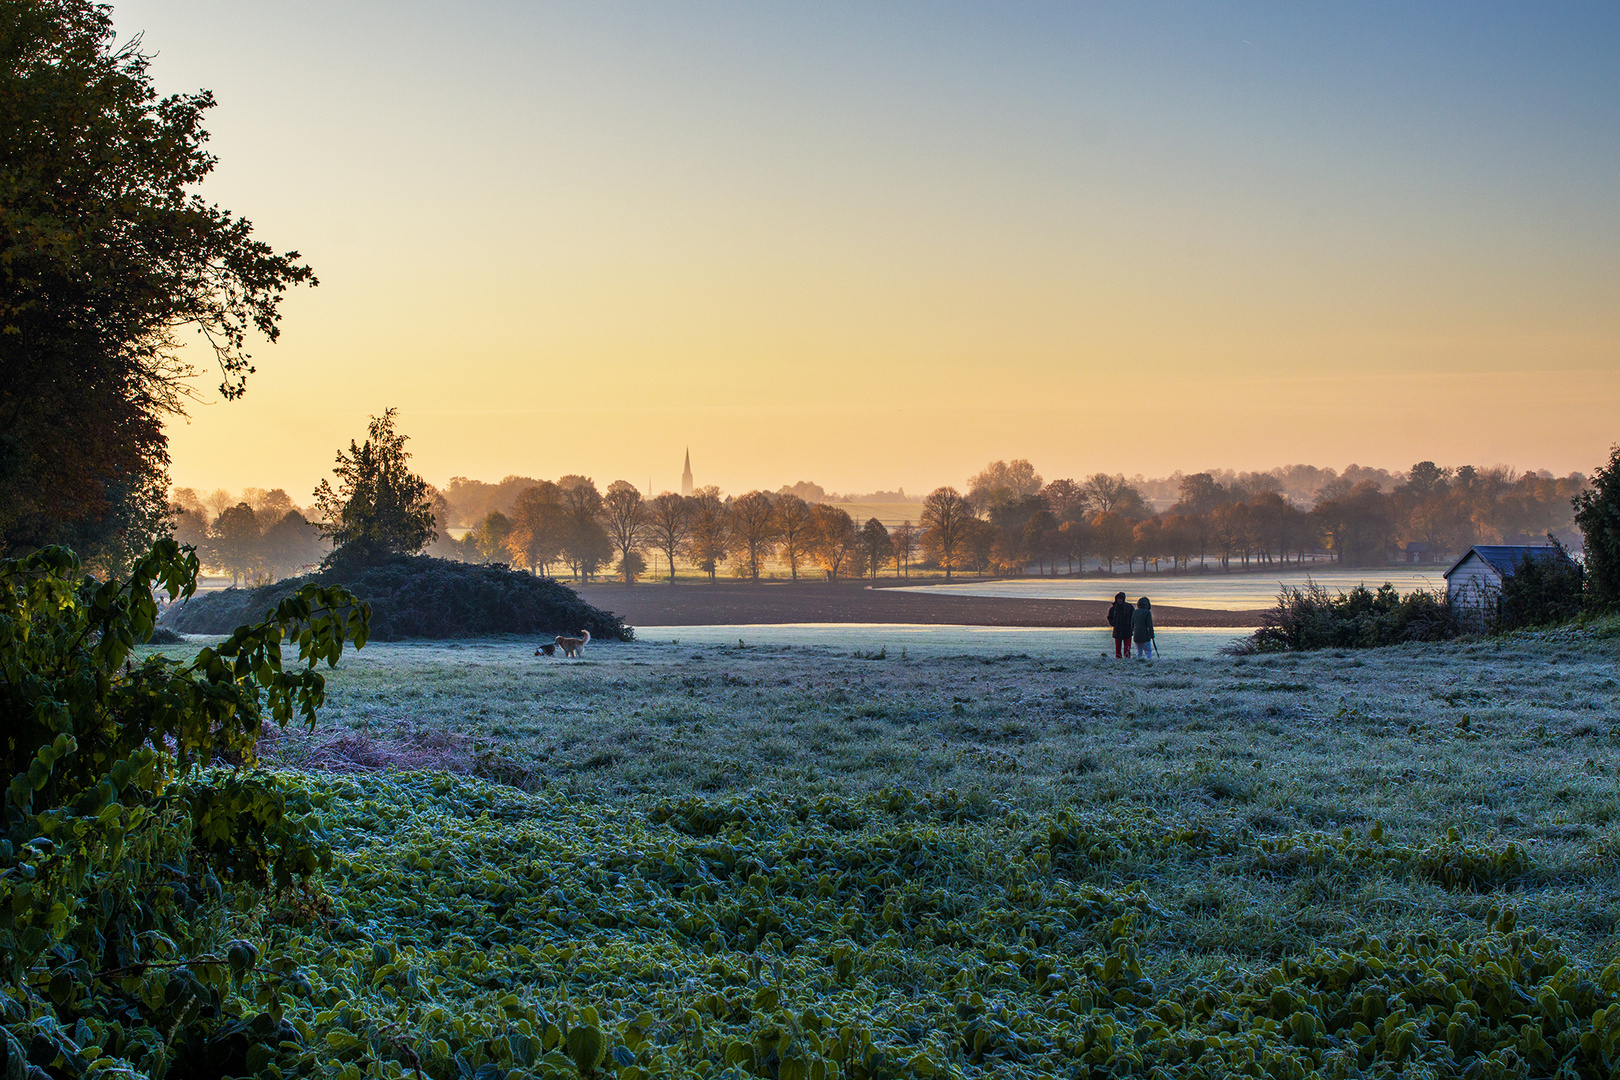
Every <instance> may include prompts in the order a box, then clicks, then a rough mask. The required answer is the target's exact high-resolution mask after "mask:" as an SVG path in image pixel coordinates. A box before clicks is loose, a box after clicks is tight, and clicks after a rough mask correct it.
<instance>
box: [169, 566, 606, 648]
mask: <svg viewBox="0 0 1620 1080" xmlns="http://www.w3.org/2000/svg"><path fill="white" fill-rule="evenodd" d="M339 580H341V581H342V583H343V585H344V587H345V588H347V589H349V590H351V591H352V592H353V593H354V594H355V595H356V596H358V597H359V598H360V599H361V600H364V601H365V602H366V603H368V604H369V605H370V606H371V637H372V639H373V640H375V641H402V640H407V639H410V638H467V637H482V636H488V635H491V634H557V633H577V632H579V631H580V630H589V631H590V632H591V636H592V637H596V638H601V639H604V640H608V641H629V640H630V639H631V636H632V634H633V631H632V630H631V628H629V627H627V626H625V625H624V620H623V619H621V618H619V617H618V616H616V615H614V614H612V613H611V612H606V611H602V610H600V609H598V608H595V607H592V606H591V605H590V604H587V603H585V601H583V600H581V599H580V598H579V594H578V593H576V592H574V590H572V589H570V588H569V587H568V586H566V585H564V584H562V583H561V582H559V581H556V580H555V579H553V578H542V577H535V576H534V575H533V574H525V573H522V572H521V571H517V570H512V569H510V568H508V567H506V566H502V565H498V564H497V565H480V564H475V563H463V562H455V561H452V560H450V559H437V558H432V557H430V556H426V555H395V556H389V557H386V558H383V559H382V560H380V561H378V562H375V563H371V564H355V565H352V566H349V565H346V566H345V568H344V569H342V570H341V571H339V570H329V571H325V572H323V573H319V574H314V575H310V576H307V577H301V578H287V579H285V580H283V581H278V582H275V583H274V584H271V585H265V586H263V587H261V588H257V589H225V590H221V591H219V592H214V593H207V594H204V595H200V596H195V597H193V598H192V599H190V600H189V601H187V602H186V603H185V604H183V605H176V606H175V607H174V608H172V609H170V611H169V612H168V613H166V614H165V616H164V619H163V622H164V625H165V626H168V627H170V628H172V629H174V630H177V631H180V632H181V633H186V634H226V633H229V632H230V631H231V630H232V629H233V628H234V627H236V626H238V625H240V624H241V623H243V622H244V621H247V620H250V619H253V618H257V617H259V616H261V615H262V614H263V613H264V612H265V611H266V610H268V609H269V608H271V607H274V606H275V605H276V604H277V603H278V602H279V601H280V600H281V599H282V598H283V597H286V596H290V595H292V594H293V593H295V592H296V591H297V590H298V589H300V588H302V587H304V586H305V585H308V584H331V583H334V582H337V581H339Z"/></svg>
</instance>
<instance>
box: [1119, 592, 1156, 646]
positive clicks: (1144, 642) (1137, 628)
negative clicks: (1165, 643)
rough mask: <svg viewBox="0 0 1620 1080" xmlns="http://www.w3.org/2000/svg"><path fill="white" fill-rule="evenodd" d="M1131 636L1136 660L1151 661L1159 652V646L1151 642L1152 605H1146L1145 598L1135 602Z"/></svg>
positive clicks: (1146, 599) (1146, 600)
mask: <svg viewBox="0 0 1620 1080" xmlns="http://www.w3.org/2000/svg"><path fill="white" fill-rule="evenodd" d="M1131 636H1132V637H1134V638H1135V639H1136V658H1137V659H1138V660H1151V659H1153V655H1154V653H1157V652H1158V651H1159V645H1158V642H1156V641H1154V640H1153V605H1152V604H1150V603H1148V598H1147V597H1145V596H1144V597H1142V598H1141V599H1140V600H1138V601H1137V602H1136V611H1135V612H1134V613H1132V615H1131ZM1125 655H1127V656H1129V655H1130V654H1129V653H1126V654H1125Z"/></svg>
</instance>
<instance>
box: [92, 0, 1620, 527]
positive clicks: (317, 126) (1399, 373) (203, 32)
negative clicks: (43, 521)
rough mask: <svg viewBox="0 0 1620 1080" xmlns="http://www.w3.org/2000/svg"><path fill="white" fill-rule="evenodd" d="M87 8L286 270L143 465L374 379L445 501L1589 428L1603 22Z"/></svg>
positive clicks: (1619, 90)
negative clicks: (140, 61)
mask: <svg viewBox="0 0 1620 1080" xmlns="http://www.w3.org/2000/svg"><path fill="white" fill-rule="evenodd" d="M113 10H114V17H115V21H116V25H117V26H118V28H119V31H120V33H121V34H124V35H132V34H134V33H143V34H144V46H145V49H146V50H147V51H148V52H152V53H155V54H156V60H155V62H154V64H153V68H152V72H153V77H154V79H155V81H156V83H157V85H158V88H159V89H160V90H161V91H163V92H186V91H192V90H195V89H198V88H203V87H206V88H208V89H210V90H212V91H213V92H214V94H215V96H216V97H217V99H218V101H219V104H218V106H217V108H215V109H214V111H213V112H212V113H211V114H210V117H209V121H208V124H207V127H208V129H209V131H210V132H211V133H212V136H213V138H212V141H211V143H210V147H211V149H212V150H213V152H214V153H216V154H217V155H218V156H219V159H220V160H219V165H218V167H217V169H216V170H215V172H214V174H213V176H211V177H210V178H209V180H208V181H207V183H205V184H204V185H203V186H202V188H201V193H202V194H203V195H204V196H205V197H206V198H208V199H209V200H210V201H212V202H216V203H218V204H219V205H221V206H224V207H227V208H229V209H231V210H233V211H235V212H237V213H239V214H241V215H243V216H246V217H247V218H249V219H251V220H252V221H253V223H254V226H255V233H256V235H258V236H259V237H261V238H262V239H264V240H266V241H268V242H269V243H270V244H271V245H272V246H274V247H275V248H277V249H278V250H287V249H292V248H296V249H297V250H299V251H300V252H302V253H303V255H304V257H305V258H306V259H307V260H308V262H309V263H310V264H311V265H312V266H313V267H314V269H315V271H316V273H317V275H318V276H319V278H320V286H319V287H318V288H315V289H300V290H297V291H295V292H293V293H291V294H289V296H288V298H287V300H286V301H285V304H284V306H283V320H282V326H283V332H282V336H281V340H280V341H279V342H278V343H276V344H273V345H271V344H268V343H262V342H261V343H260V344H259V346H258V347H257V348H255V349H254V350H253V352H254V359H255V362H256V364H257V365H258V371H257V373H256V374H255V375H254V376H253V377H252V378H251V379H250V380H249V384H248V393H247V396H246V397H245V398H243V399H242V400H241V401H238V402H231V403H225V402H220V401H219V400H217V395H216V394H214V393H213V392H212V390H211V388H212V386H213V384H214V383H216V382H217V381H218V380H217V378H209V377H208V375H209V374H210V373H208V372H205V373H204V376H203V377H202V378H201V379H200V380H199V387H200V389H201V390H202V391H203V393H202V397H203V400H202V401H201V402H199V403H197V404H195V405H194V406H193V407H192V408H191V410H190V415H189V418H187V419H184V420H177V421H176V422H174V423H173V424H171V425H170V426H169V434H170V438H171V453H172V455H173V467H172V470H171V471H172V476H173V479H174V482H175V483H176V484H177V485H180V486H191V487H198V488H208V489H212V488H214V487H220V486H223V487H227V488H232V489H236V488H240V487H242V486H248V485H252V486H258V487H283V488H285V489H286V490H287V491H288V492H289V493H291V494H292V495H293V496H294V498H295V499H297V500H299V501H307V497H308V492H309V491H310V489H312V488H313V487H314V485H315V484H316V483H317V482H318V481H319V480H320V479H321V478H322V477H323V476H326V475H328V474H329V470H330V468H331V465H332V461H333V457H334V455H335V453H336V451H337V450H338V448H339V447H340V446H346V445H347V443H348V440H350V439H351V438H359V437H362V436H363V434H364V429H365V424H366V421H367V418H368V417H369V416H370V415H372V414H376V413H381V412H382V411H383V410H384V409H386V408H389V407H395V408H397V409H398V410H399V426H400V428H401V430H403V431H404V432H405V433H406V434H408V435H409V436H410V437H411V443H410V449H411V450H412V451H413V453H414V455H415V456H414V460H413V464H414V465H415V467H416V468H417V470H418V471H419V472H421V473H422V474H423V475H424V476H426V477H427V478H428V479H429V480H430V481H432V482H434V483H436V484H441V485H442V484H444V483H445V482H447V481H448V480H449V479H450V478H451V477H452V476H467V477H472V478H475V479H484V480H491V481H493V480H498V479H500V478H501V477H502V476H505V475H508V474H514V473H515V474H521V475H529V476H537V477H555V476H558V475H561V474H564V473H583V474H585V475H589V476H592V477H593V478H595V479H596V480H597V482H598V483H599V484H600V485H602V486H605V485H606V484H607V483H609V482H611V481H612V480H615V479H628V480H631V481H633V482H634V483H636V484H638V485H643V486H644V485H647V484H649V483H650V484H651V485H652V487H653V489H654V490H665V489H669V488H674V487H676V486H677V485H678V483H679V478H680V467H681V461H682V454H683V452H684V451H685V450H686V448H687V447H690V448H691V453H692V463H693V470H694V473H695V474H696V477H697V482H698V483H699V484H704V483H715V484H718V485H719V486H720V487H721V488H722V489H724V490H726V491H728V492H733V493H737V492H741V491H745V490H748V489H750V488H754V487H765V488H772V489H774V488H775V487H777V486H780V485H782V484H786V483H791V482H793V481H796V480H811V481H815V482H817V483H820V484H822V485H823V486H824V487H826V488H828V489H829V490H836V491H852V492H853V491H870V490H875V489H880V488H881V489H893V488H896V487H904V488H905V489H906V490H907V491H908V492H916V493H921V492H926V491H927V490H930V489H931V488H933V487H935V486H937V485H939V484H946V483H950V484H956V485H958V486H960V485H962V484H963V482H964V481H965V479H966V477H967V476H968V475H970V474H971V473H973V472H976V471H977V470H979V469H980V468H982V467H983V466H984V464H985V463H986V462H988V461H990V460H993V459H999V458H1006V459H1011V458H1028V459H1030V460H1031V461H1033V462H1034V464H1035V466H1036V468H1037V469H1038V470H1039V471H1041V472H1042V473H1043V474H1044V475H1045V476H1047V477H1048V478H1052V477H1058V476H1084V475H1087V474H1089V473H1092V472H1096V471H1106V472H1123V473H1125V474H1127V475H1131V474H1135V473H1139V472H1140V473H1144V474H1147V475H1150V476H1151V475H1164V474H1167V473H1170V472H1171V471H1173V470H1175V469H1182V470H1184V471H1186V472H1194V471H1197V470H1199V469H1204V468H1236V469H1259V468H1269V467H1272V466H1276V465H1283V464H1288V463H1292V462H1305V463H1310V464H1315V465H1324V466H1333V467H1337V468H1343V467H1344V466H1345V465H1346V464H1349V463H1351V462H1357V463H1360V464H1363V465H1371V466H1381V467H1386V468H1392V469H1395V468H1405V467H1407V466H1409V465H1410V464H1412V463H1413V462H1415V461H1419V460H1424V459H1432V460H1436V461H1439V462H1442V463H1444V464H1464V463H1474V464H1480V465H1489V464H1498V463H1505V464H1510V465H1514V466H1517V467H1519V468H1548V469H1552V470H1554V471H1555V472H1558V473H1566V472H1570V471H1575V470H1579V471H1583V472H1589V471H1591V470H1592V469H1593V468H1594V467H1596V466H1597V465H1598V464H1600V463H1601V462H1602V461H1603V460H1604V459H1605V458H1606V457H1607V454H1608V450H1609V447H1610V446H1611V444H1613V443H1615V442H1616V441H1620V64H1617V63H1615V62H1614V58H1615V57H1616V56H1620V5H1615V4H1613V3H1599V4H1580V3H1561V4H1556V5H1539V4H1538V5H1530V4H1490V3H1468V4H1410V3H1402V4H1375V3H1357V4H1344V5H1340V4H1329V3H1323V4H1309V5H1303V4H1296V5H1283V4H1272V3H1267V4H1218V3H1212V4H1197V5H1192V4H1155V3H1134V4H1123V3H1121V4H1021V3H994V4H992V3H982V4H949V3H917V4H909V3H886V4H840V3H816V4H786V3H767V4H758V3H754V4H740V3H739V4H717V3H682V4H652V3H640V4H619V3H612V2H593V3H588V4H586V3H580V4H566V5H565V4H542V3H518V2H508V3H495V2H476V0H467V2H462V3H456V4H449V3H443V4H429V3H410V2H403V3H401V2H396V3H386V4H385V3H381V2H369V0H368V2H358V0H357V2H348V3H345V2H341V0H326V2H322V3H303V2H298V0H287V2H277V3H274V4H264V3H245V2H235V0H207V2H179V0H174V2H169V0H131V2H128V3H115V4H114V7H113ZM192 359H193V361H194V362H198V363H202V362H204V361H205V360H206V358H205V357H204V356H203V355H202V353H201V352H200V351H198V352H196V353H195V354H194V355H193V356H192Z"/></svg>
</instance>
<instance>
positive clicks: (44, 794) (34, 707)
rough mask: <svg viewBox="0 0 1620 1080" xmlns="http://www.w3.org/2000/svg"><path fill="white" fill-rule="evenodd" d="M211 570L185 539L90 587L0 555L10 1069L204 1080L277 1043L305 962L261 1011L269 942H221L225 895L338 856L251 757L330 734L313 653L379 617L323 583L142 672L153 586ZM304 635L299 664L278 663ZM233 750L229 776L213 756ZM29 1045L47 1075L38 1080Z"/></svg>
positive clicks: (3, 968)
mask: <svg viewBox="0 0 1620 1080" xmlns="http://www.w3.org/2000/svg"><path fill="white" fill-rule="evenodd" d="M196 575H197V560H196V557H195V556H194V555H193V554H191V553H190V552H189V551H183V550H182V549H181V548H180V547H179V546H178V545H177V544H176V543H175V542H174V541H173V540H163V541H160V542H159V543H158V544H157V545H155V546H154V547H153V548H152V550H151V551H150V552H148V553H147V554H146V555H145V556H144V557H142V558H141V559H139V560H138V561H137V562H136V564H135V567H134V569H133V571H132V573H131V575H130V577H129V579H128V580H127V581H117V580H114V581H109V582H106V583H105V584H100V583H97V582H95V581H93V580H91V579H89V578H83V577H81V567H80V563H79V560H78V558H77V557H76V556H75V555H74V554H73V552H71V551H69V550H67V549H66V548H60V547H56V548H46V549H44V550H43V551H40V552H37V553H35V554H33V555H30V556H28V557H26V558H23V559H13V560H6V561H3V562H0V716H3V717H5V721H6V723H5V730H4V734H3V735H0V777H6V778H9V783H7V785H6V787H5V790H4V797H3V805H0V1065H3V1066H4V1070H5V1075H6V1076H7V1077H12V1076H18V1077H20V1076H23V1075H36V1074H37V1075H51V1076H68V1075H80V1074H82V1073H84V1072H85V1071H86V1069H87V1068H89V1066H88V1065H87V1062H90V1061H92V1060H97V1061H99V1062H100V1064H102V1066H103V1067H110V1068H111V1071H114V1072H123V1073H126V1074H129V1073H133V1072H142V1073H148V1074H152V1075H161V1074H163V1073H164V1072H166V1071H168V1070H169V1069H170V1068H171V1067H173V1068H176V1069H178V1070H179V1074H181V1075H192V1074H193V1071H192V1070H191V1069H189V1068H186V1067H183V1066H182V1065H180V1064H179V1061H178V1060H177V1059H183V1058H186V1057H187V1056H188V1055H191V1054H196V1053H205V1054H206V1055H207V1056H209V1057H210V1058H213V1059H221V1058H223V1059H224V1060H229V1061H231V1062H232V1064H233V1066H235V1067H234V1071H237V1072H244V1071H249V1070H250V1069H252V1070H253V1071H258V1070H259V1068H260V1067H262V1066H264V1065H267V1064H268V1063H270V1062H271V1061H272V1060H273V1059H274V1058H275V1057H276V1055H277V1053H278V1051H276V1050H275V1049H272V1048H274V1047H277V1046H278V1045H279V1044H280V1043H279V1040H280V1039H281V1038H283V1037H284V1032H283V1031H282V1028H281V1025H280V1011H279V1010H280V1006H279V1004H278V1002H279V996H278V995H279V989H278V987H279V985H280V982H281V980H282V978H283V976H284V975H286V974H287V969H286V967H285V965H281V966H279V967H277V968H276V969H275V974H274V976H271V975H268V974H266V975H265V976H264V978H263V979H259V977H258V976H255V978H256V980H258V981H257V985H256V987H255V988H254V994H255V995H257V1006H255V1004H254V998H253V997H247V996H244V995H243V994H242V992H241V989H242V982H243V979H244V978H246V977H247V976H248V973H249V971H250V969H253V968H254V967H255V966H256V965H257V961H258V953H257V950H256V949H255V948H254V947H253V946H251V945H249V944H248V943H246V942H241V941H232V942H228V943H227V942H224V941H222V940H219V939H220V938H222V937H223V936H224V935H222V934H221V933H220V930H219V927H220V926H221V925H222V923H223V921H224V920H223V919H222V918H221V915H222V913H223V912H224V911H225V910H227V909H226V908H224V907H223V906H222V901H224V900H225V899H226V891H227V889H229V890H231V891H232V892H233V893H236V894H237V896H238V897H244V898H246V899H248V900H249V901H251V898H252V892H251V889H252V888H254V887H268V886H275V887H277V888H278V889H285V888H287V887H289V886H291V885H294V884H296V883H299V882H303V881H306V880H307V879H309V877H310V876H311V875H312V874H313V873H315V871H317V870H318V869H320V868H321V867H322V866H323V865H325V864H328V863H329V862H330V852H329V849H328V847H327V845H326V843H325V840H324V839H323V837H322V836H321V834H320V832H319V830H317V829H315V828H314V827H313V826H312V824H311V820H310V818H309V811H310V806H309V803H308V801H307V799H305V798H304V796H303V794H302V793H301V792H300V791H298V790H297V789H294V788H290V787H288V786H287V785H285V784H284V783H283V782H282V781H281V780H280V779H278V778H277V777H275V776H272V775H270V774H267V773H264V772H260V771H257V770H254V769H252V768H251V766H252V765H253V763H254V747H255V745H256V744H257V741H258V738H259V735H260V734H261V732H262V731H263V729H264V726H265V723H266V721H274V722H275V723H276V724H278V725H280V726H283V727H285V726H286V725H287V724H288V723H289V722H291V721H293V720H294V719H295V718H296V719H298V720H300V721H301V722H305V723H308V724H310V725H313V724H314V721H315V715H316V710H317V709H318V708H319V707H320V705H321V702H322V700H323V699H324V695H325V682H324V680H323V678H322V676H321V675H320V673H319V672H317V671H316V670H315V665H316V664H317V663H318V662H319V661H320V660H326V661H328V662H329V663H330V662H335V661H336V660H337V659H338V657H339V656H340V655H341V654H342V651H343V646H344V644H345V643H346V642H349V641H353V642H354V643H355V644H356V645H357V646H358V645H362V644H364V642H365V639H366V632H367V631H366V626H367V618H368V613H367V611H366V609H365V607H364V605H363V604H361V603H359V602H358V601H357V600H356V599H355V597H353V596H352V595H350V594H349V593H347V592H345V591H344V590H342V589H341V588H337V587H331V586H321V585H306V586H304V587H303V588H301V589H299V590H298V591H297V592H296V593H294V594H292V595H290V596H288V597H286V598H284V599H283V600H282V601H281V602H280V603H279V604H278V605H277V606H276V609H275V611H273V612H272V613H271V614H270V616H269V617H268V618H267V619H266V620H264V621H262V622H259V623H257V624H255V625H252V626H241V627H238V628H237V629H236V630H235V631H234V632H233V633H232V634H231V635H230V636H229V638H228V639H227V640H226V641H224V642H223V643H221V644H219V645H217V646H215V647H212V648H205V649H203V650H201V651H200V652H199V653H198V654H197V655H196V657H195V658H194V659H193V660H192V661H191V662H189V663H181V662H178V661H175V660H171V659H169V658H166V657H163V656H152V657H149V658H147V659H145V660H142V661H140V662H138V663H137V662H136V661H135V660H134V659H133V656H132V652H131V650H132V648H133V646H134V645H135V643H136V642H138V641H142V640H145V639H146V638H147V637H148V636H149V635H150V633H151V631H152V628H153V624H154V622H155V620H156V618H157V605H156V603H155V602H154V600H153V596H152V589H153V586H154V584H160V585H161V586H162V587H163V588H165V589H166V590H167V591H168V592H169V594H170V595H172V596H189V595H190V594H191V593H192V591H193V590H194V589H195V587H196ZM287 638H291V640H292V641H294V642H295V643H296V645H297V652H298V658H299V661H300V663H301V664H302V665H303V666H302V667H301V668H298V669H293V670H288V669H286V668H284V667H283V666H282V643H283V641H284V640H285V639H287ZM217 761H224V762H228V763H230V764H231V765H232V766H233V768H231V769H229V770H219V769H210V768H208V766H210V765H211V764H213V763H214V762H217ZM234 898H235V897H233V899H234ZM272 983H273V984H274V985H272ZM259 1009H262V1011H256V1010H259ZM250 1014H253V1015H250ZM249 1035H251V1038H249ZM233 1040H234V1041H233ZM249 1043H252V1044H254V1045H255V1046H256V1050H255V1051H253V1052H249V1051H248V1049H247V1047H248V1044H249ZM24 1047H26V1048H27V1049H26V1051H24V1050H23V1048H24ZM233 1048H234V1049H233ZM237 1050H240V1051H241V1054H245V1055H246V1056H245V1057H243V1059H242V1061H241V1062H239V1063H238V1062H236V1061H235V1057H237V1056H240V1055H238V1054H237V1053H236V1051H237ZM24 1053H26V1056H27V1059H28V1060H29V1061H32V1062H33V1063H34V1064H35V1065H36V1066H38V1067H40V1068H44V1067H46V1066H50V1069H49V1071H48V1072H47V1073H40V1072H39V1069H35V1070H34V1071H33V1072H30V1071H29V1069H28V1066H27V1065H25V1064H24V1063H23V1058H22V1057H21V1056H20V1055H22V1054H24ZM106 1059H111V1061H108V1060H106ZM212 1075H220V1073H219V1072H218V1071H216V1072H214V1073H212Z"/></svg>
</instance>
